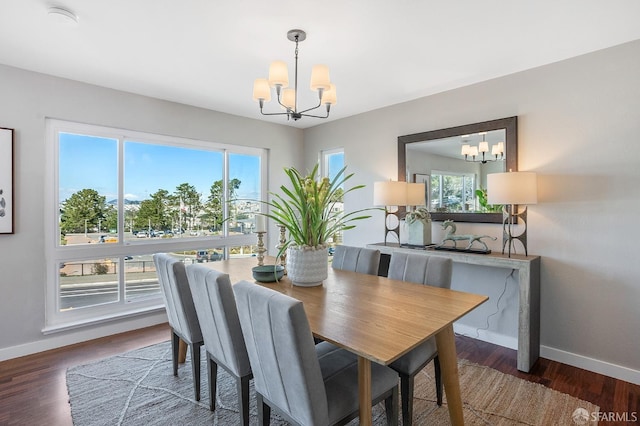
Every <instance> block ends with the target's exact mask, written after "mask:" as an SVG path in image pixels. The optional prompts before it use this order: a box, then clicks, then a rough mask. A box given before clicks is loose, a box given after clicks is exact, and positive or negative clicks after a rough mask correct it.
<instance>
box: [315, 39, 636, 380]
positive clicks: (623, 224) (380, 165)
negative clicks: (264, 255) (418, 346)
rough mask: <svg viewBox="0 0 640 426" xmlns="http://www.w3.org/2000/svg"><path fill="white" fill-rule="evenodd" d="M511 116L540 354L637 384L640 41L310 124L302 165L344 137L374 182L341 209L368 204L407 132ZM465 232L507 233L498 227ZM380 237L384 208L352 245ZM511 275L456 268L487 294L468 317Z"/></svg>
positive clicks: (469, 321)
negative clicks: (537, 264)
mask: <svg viewBox="0 0 640 426" xmlns="http://www.w3.org/2000/svg"><path fill="white" fill-rule="evenodd" d="M510 116H518V126H519V132H518V136H519V157H518V163H519V168H520V170H530V171H535V172H537V173H538V175H539V177H538V190H539V202H538V204H537V205H534V206H530V207H529V253H531V254H537V255H540V256H542V271H541V273H542V290H541V292H542V309H541V315H542V319H541V332H542V345H543V347H542V354H543V356H545V357H547V358H552V359H556V360H560V361H563V362H566V363H570V364H574V365H579V366H581V367H584V368H587V369H590V370H596V371H600V372H603V373H605V374H608V375H613V376H617V377H621V378H624V379H626V380H628V381H633V382H635V383H640V357H639V356H638V342H640V309H638V301H639V300H640V273H639V272H638V267H637V265H636V264H635V262H637V259H638V257H639V256H638V255H639V254H640V253H639V252H640V250H639V249H638V241H640V231H639V230H640V227H639V226H638V224H637V223H635V222H636V221H637V220H636V219H637V218H638V213H637V212H638V211H640V154H639V151H638V146H640V144H639V139H640V41H635V42H632V43H628V44H624V45H621V46H617V47H614V48H610V49H606V50H603V51H599V52H595V53H592V54H588V55H585V56H581V57H577V58H573V59H570V60H566V61H562V62H559V63H555V64H551V65H547V66H544V67H540V68H536V69H532V70H528V71H525V72H520V73H517V74H513V75H509V76H505V77H502V78H498V79H494V80H490V81H487V82H483V83H480V84H476V85H472V86H468V87H465V88H461V89H457V90H452V91H449V92H445V93H441V94H438V95H434V96H429V97H425V98H421V99H418V100H416V101H412V102H407V103H403V104H398V105H394V106H390V107H387V108H383V109H379V110H375V111H371V112H368V113H364V114H361V115H358V116H354V117H350V118H346V119H343V120H338V121H335V122H332V123H327V124H325V125H321V126H316V127H314V128H311V129H308V130H306V131H305V156H306V161H305V163H306V164H307V165H310V164H313V162H315V161H316V158H317V152H318V151H319V150H321V149H327V148H333V147H336V146H342V147H344V149H345V162H346V164H347V165H348V166H349V171H351V172H355V173H356V178H357V180H358V183H364V184H367V185H368V186H367V188H366V189H365V190H364V192H362V193H361V194H360V195H357V196H353V197H349V198H347V200H346V208H347V209H349V210H351V209H355V208H366V207H370V206H371V205H372V200H373V185H372V182H374V181H379V180H386V179H389V178H393V179H395V178H396V177H397V163H396V158H397V148H396V138H397V137H398V136H399V135H406V134H412V133H417V132H421V131H427V130H435V129H441V128H446V127H451V126H456V125H462V124H468V123H474V122H480V121H485V120H490V119H497V118H502V117H510ZM438 225H439V224H435V225H434V241H438V238H441V235H442V233H441V230H440V229H439V226H438ZM458 229H459V233H469V232H471V233H489V234H492V235H495V236H500V235H501V228H500V226H499V225H480V224H475V225H465V224H459V227H458ZM382 239H383V216H382V213H381V212H376V214H375V216H374V218H372V219H371V220H369V221H368V222H367V223H363V224H361V225H359V226H358V227H357V228H356V229H355V230H352V231H348V232H347V233H346V235H345V243H347V244H354V245H364V244H367V243H371V242H377V241H382ZM492 248H493V249H494V250H500V248H499V243H497V244H494V245H493V247H492ZM504 280H505V270H495V271H491V270H486V271H481V272H479V271H477V270H475V267H474V269H472V268H471V267H460V268H456V271H455V272H454V285H453V286H454V288H458V289H464V290H468V291H475V292H478V293H485V294H488V295H490V297H491V300H490V301H489V302H488V303H487V304H485V305H484V306H483V307H481V309H479V310H478V311H476V312H474V313H473V314H472V315H471V317H469V318H464V319H463V320H462V321H461V324H466V325H468V326H469V327H471V328H472V329H475V328H482V327H484V326H485V321H486V317H487V316H488V315H489V314H491V313H492V312H494V311H495V310H496V302H497V298H498V296H499V295H500V293H501V291H502V288H503V285H504ZM512 284H514V285H513V286H508V287H514V286H515V283H512ZM516 294H517V291H515V289H514V288H508V289H507V293H506V295H505V297H506V300H503V302H502V303H503V304H506V306H505V307H501V308H500V313H499V314H498V315H496V316H495V317H493V318H492V319H491V322H492V325H491V327H490V329H489V330H490V331H492V332H494V333H496V334H497V335H504V336H506V338H507V340H508V339H509V338H510V337H513V336H515V330H516V328H515V325H514V321H516V319H515V318H517V303H518V301H517V298H516ZM496 319H498V320H499V321H495V320H496ZM494 323H496V324H494Z"/></svg>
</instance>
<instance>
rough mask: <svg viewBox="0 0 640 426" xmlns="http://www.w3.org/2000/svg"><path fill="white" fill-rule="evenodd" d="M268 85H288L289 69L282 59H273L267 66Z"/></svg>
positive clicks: (283, 86)
mask: <svg viewBox="0 0 640 426" xmlns="http://www.w3.org/2000/svg"><path fill="white" fill-rule="evenodd" d="M269 85H270V86H271V87H276V86H278V85H279V86H281V87H282V88H285V87H289V70H287V64H286V63H285V62H284V61H273V62H271V65H270V66H269Z"/></svg>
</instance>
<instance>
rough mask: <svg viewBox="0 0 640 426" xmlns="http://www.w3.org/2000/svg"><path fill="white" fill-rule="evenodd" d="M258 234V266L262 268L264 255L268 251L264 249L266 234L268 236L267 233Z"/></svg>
mask: <svg viewBox="0 0 640 426" xmlns="http://www.w3.org/2000/svg"><path fill="white" fill-rule="evenodd" d="M256 234H258V250H257V251H258V266H262V265H264V253H265V252H266V251H267V249H266V248H264V234H266V232H264V231H260V232H256Z"/></svg>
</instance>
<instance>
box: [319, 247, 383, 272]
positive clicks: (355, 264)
mask: <svg viewBox="0 0 640 426" xmlns="http://www.w3.org/2000/svg"><path fill="white" fill-rule="evenodd" d="M331 266H332V267H333V268H334V269H344V270H347V271H354V272H361V273H363V274H369V275H378V266H380V250H375V249H370V248H364V247H351V246H336V247H335V251H334V253H333V260H332V262H331Z"/></svg>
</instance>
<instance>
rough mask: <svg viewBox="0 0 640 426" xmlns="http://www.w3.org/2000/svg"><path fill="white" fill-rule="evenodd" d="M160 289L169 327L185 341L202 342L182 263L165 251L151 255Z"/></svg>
mask: <svg viewBox="0 0 640 426" xmlns="http://www.w3.org/2000/svg"><path fill="white" fill-rule="evenodd" d="M153 261H154V263H155V265H156V273H157V274H158V281H159V282H160V289H161V290H162V296H163V298H164V305H165V308H166V310H167V317H168V319H169V325H170V326H171V328H172V329H173V330H174V331H175V332H176V333H177V334H179V335H180V336H181V337H182V338H184V339H185V340H188V342H187V343H193V342H202V331H201V330H200V324H199V323H198V315H197V314H196V309H195V306H194V305H193V297H192V296H191V289H190V288H189V280H188V279H187V273H186V271H185V267H184V264H183V263H182V262H181V261H180V260H179V259H177V258H175V257H173V256H170V255H168V254H166V253H156V254H154V255H153Z"/></svg>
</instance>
